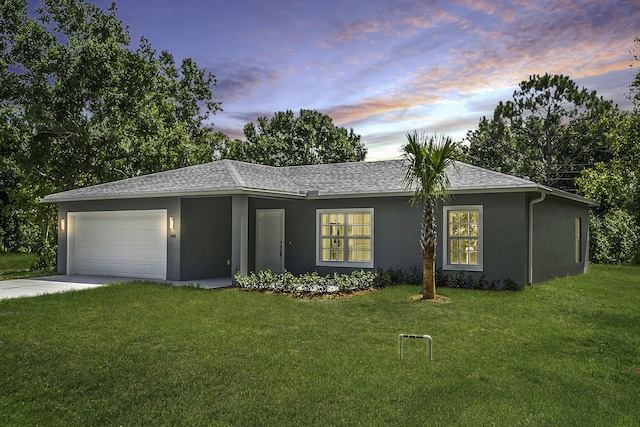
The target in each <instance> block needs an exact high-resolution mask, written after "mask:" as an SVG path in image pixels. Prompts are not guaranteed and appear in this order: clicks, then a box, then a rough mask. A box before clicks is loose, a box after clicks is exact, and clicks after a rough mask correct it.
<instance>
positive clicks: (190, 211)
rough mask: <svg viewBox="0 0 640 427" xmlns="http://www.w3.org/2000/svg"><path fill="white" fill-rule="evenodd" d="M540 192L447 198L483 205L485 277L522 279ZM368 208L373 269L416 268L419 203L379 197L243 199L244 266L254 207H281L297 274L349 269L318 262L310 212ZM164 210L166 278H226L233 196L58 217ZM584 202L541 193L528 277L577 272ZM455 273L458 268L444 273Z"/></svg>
mask: <svg viewBox="0 0 640 427" xmlns="http://www.w3.org/2000/svg"><path fill="white" fill-rule="evenodd" d="M538 196H539V194H538V193H531V194H525V193H496V194H467V195H458V196H455V197H453V198H452V199H450V200H449V201H448V202H447V205H450V206H460V205H481V206H483V255H484V260H483V271H480V272H465V274H469V275H471V276H473V277H474V278H475V277H478V276H480V275H484V276H485V278H486V279H487V280H489V281H490V280H497V279H505V278H509V279H512V280H514V281H516V282H517V283H518V284H520V285H521V286H524V284H526V283H527V282H528V247H529V246H528V245H529V240H528V239H529V237H528V236H529V233H528V208H529V202H530V200H532V199H534V198H536V197H538ZM336 208H373V209H374V268H382V269H387V268H393V269H404V270H410V269H411V268H414V267H417V268H421V266H422V254H421V251H420V245H419V234H420V223H421V208H420V207H414V206H412V205H411V204H409V199H408V197H378V198H352V199H328V200H327V199H325V200H291V199H276V198H271V199H269V198H255V197H249V200H248V224H247V226H248V244H247V252H248V253H247V257H248V270H249V271H254V270H255V263H256V259H255V251H256V240H255V235H256V210H257V209H284V210H285V247H284V254H285V268H286V269H287V270H289V271H291V272H292V273H295V274H300V273H305V272H311V271H318V272H319V273H320V274H331V273H333V272H338V273H348V272H350V271H352V270H354V268H353V267H322V266H316V209H336ZM137 209H166V210H167V216H173V217H175V219H176V221H175V222H176V229H175V230H174V232H172V233H170V234H169V235H168V237H167V240H168V241H167V258H168V259H167V279H169V280H195V279H200V278H207V277H229V276H231V274H232V271H231V269H232V267H230V266H228V265H227V260H232V247H233V242H232V226H233V224H232V216H233V215H232V199H231V197H211V198H183V199H181V198H152V199H126V200H107V201H91V202H67V203H61V204H60V205H59V216H60V218H66V217H67V213H68V212H78V211H116V210H137ZM576 217H580V218H581V219H582V236H581V244H582V254H583V257H582V261H581V262H576V261H575V236H574V224H575V218H576ZM443 220H444V218H443V212H442V206H438V217H437V221H438V227H439V229H438V250H437V257H436V266H437V267H438V268H442V266H443V262H442V261H443V257H444V255H443V239H444V236H445V235H446V233H445V230H444V226H443V224H444V221H443ZM588 221H589V217H588V207H587V206H586V205H584V204H581V203H577V202H573V201H570V200H566V199H561V198H558V197H555V196H551V195H549V196H547V198H546V200H545V201H544V202H542V203H539V204H537V205H535V207H534V226H535V238H534V241H533V262H534V270H533V272H534V275H533V281H534V282H540V281H543V280H546V279H549V278H553V277H557V276H566V275H569V274H579V273H582V272H583V270H584V268H585V262H586V261H585V258H586V253H585V252H586V246H587V233H588V226H589V223H588ZM58 244H59V247H58V251H59V256H58V271H59V272H60V273H65V272H66V266H67V236H66V233H65V232H63V231H59V234H58ZM445 272H446V273H449V274H455V273H456V272H457V270H453V271H445Z"/></svg>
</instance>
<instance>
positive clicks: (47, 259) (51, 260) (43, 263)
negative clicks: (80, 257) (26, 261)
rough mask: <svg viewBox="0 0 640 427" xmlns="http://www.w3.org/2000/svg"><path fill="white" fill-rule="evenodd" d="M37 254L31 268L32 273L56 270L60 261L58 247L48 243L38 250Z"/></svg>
mask: <svg viewBox="0 0 640 427" xmlns="http://www.w3.org/2000/svg"><path fill="white" fill-rule="evenodd" d="M36 254H37V258H36V261H35V262H34V263H33V265H32V266H31V270H32V271H37V270H54V269H55V267H56V263H57V260H58V247H57V245H50V244H49V243H48V242H44V243H43V244H42V245H41V246H40V247H38V248H37V250H36Z"/></svg>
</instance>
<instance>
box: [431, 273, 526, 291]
mask: <svg viewBox="0 0 640 427" xmlns="http://www.w3.org/2000/svg"><path fill="white" fill-rule="evenodd" d="M436 286H441V287H445V288H461V289H480V290H492V291H517V290H520V289H521V287H520V286H519V285H518V284H517V283H516V282H515V281H514V280H512V279H510V278H505V279H498V280H492V281H488V280H487V278H486V277H485V275H484V274H482V275H480V276H478V277H477V278H475V279H474V278H473V276H471V275H470V274H466V272H465V271H458V272H456V273H455V274H446V273H445V272H443V271H442V269H441V268H439V269H437V270H436Z"/></svg>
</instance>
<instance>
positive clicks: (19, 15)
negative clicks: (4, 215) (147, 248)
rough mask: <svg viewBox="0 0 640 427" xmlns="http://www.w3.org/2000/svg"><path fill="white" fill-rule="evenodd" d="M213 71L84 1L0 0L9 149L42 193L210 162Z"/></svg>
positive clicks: (0, 108) (2, 103) (2, 94)
mask: <svg viewBox="0 0 640 427" xmlns="http://www.w3.org/2000/svg"><path fill="white" fill-rule="evenodd" d="M214 84H215V78H214V76H213V75H212V74H210V73H208V72H206V71H205V70H203V69H201V68H199V67H198V66H197V65H196V63H195V62H194V61H193V60H191V59H185V60H184V61H182V63H181V64H180V65H179V66H178V65H176V63H175V61H174V59H173V57H172V56H171V54H169V53H168V52H161V53H160V54H157V52H156V51H154V50H153V49H152V48H151V45H150V43H149V42H148V40H146V39H142V40H141V41H140V43H139V46H138V47H136V48H135V49H134V48H133V47H131V46H130V36H129V32H128V29H127V28H126V27H124V26H123V24H122V22H121V21H120V20H119V19H118V18H117V17H116V6H115V3H114V4H113V5H112V6H111V7H110V8H109V9H108V10H107V11H105V10H103V9H100V8H99V7H97V6H94V5H92V4H89V3H85V2H84V0H43V1H42V3H41V7H39V8H38V9H37V10H36V14H35V16H34V17H32V16H30V15H29V13H28V4H27V1H26V0H13V1H5V2H2V3H1V4H0V129H2V131H1V133H2V147H1V148H0V149H1V150H2V154H3V155H5V154H11V156H12V157H13V158H14V159H15V162H16V164H17V165H18V166H19V168H20V170H21V171H22V173H24V174H25V177H26V178H28V179H30V181H31V182H32V183H33V184H34V185H41V186H42V187H43V191H44V192H45V193H46V192H50V191H56V190H65V189H71V188H75V187H78V186H83V185H88V184H94V183H97V182H102V181H106V180H113V179H117V178H123V177H129V176H134V175H137V174H140V173H148V172H155V171H159V170H164V169H171V168H174V167H180V166H187V165H190V164H195V163H201V162H204V161H207V160H212V158H213V150H212V148H211V141H210V135H211V132H210V130H209V129H207V128H206V127H205V126H204V121H205V120H206V119H207V118H208V116H209V114H210V113H215V112H216V110H218V109H219V103H217V102H214V101H212V92H211V88H212V86H213V85H214Z"/></svg>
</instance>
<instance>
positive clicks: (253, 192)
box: [40, 188, 305, 203]
mask: <svg viewBox="0 0 640 427" xmlns="http://www.w3.org/2000/svg"><path fill="white" fill-rule="evenodd" d="M234 195H248V196H271V197H286V198H296V199H304V198H305V195H304V194H302V193H294V192H287V191H276V190H263V189H255V188H251V189H246V188H243V189H228V190H214V191H180V192H158V193H131V194H115V195H114V194H109V195H106V194H105V195H92V196H75V197H49V196H45V197H43V198H42V199H40V202H41V203H66V202H85V201H87V202H89V201H97V200H127V199H156V198H158V199H161V198H169V197H216V196H234Z"/></svg>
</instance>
